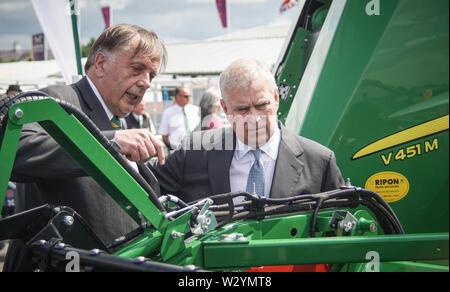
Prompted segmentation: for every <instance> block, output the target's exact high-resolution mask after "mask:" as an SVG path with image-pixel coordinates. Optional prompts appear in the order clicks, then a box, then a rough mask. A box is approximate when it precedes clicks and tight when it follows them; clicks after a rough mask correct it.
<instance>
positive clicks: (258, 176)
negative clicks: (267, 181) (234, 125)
mask: <svg viewBox="0 0 450 292" xmlns="http://www.w3.org/2000/svg"><path fill="white" fill-rule="evenodd" d="M250 152H252V153H253V155H254V156H255V162H254V163H253V165H252V168H251V169H250V173H249V174H248V180H247V188H246V192H247V193H250V194H253V193H256V194H257V195H258V196H260V197H264V168H263V166H262V163H261V161H260V157H261V149H255V150H250Z"/></svg>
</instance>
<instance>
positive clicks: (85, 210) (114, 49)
mask: <svg viewBox="0 0 450 292" xmlns="http://www.w3.org/2000/svg"><path fill="white" fill-rule="evenodd" d="M165 62H166V49H165V47H164V45H163V44H162V43H161V41H160V40H159V39H158V37H157V35H156V34H155V33H153V32H149V31H147V30H145V29H143V28H141V27H138V26H135V25H128V24H119V25H115V26H112V27H110V28H108V29H107V30H105V31H104V32H103V33H102V34H101V35H100V37H99V38H98V39H97V41H96V42H95V43H94V45H93V47H92V49H91V51H90V54H89V57H88V59H87V62H86V65H85V71H86V73H87V76H86V77H84V78H83V79H81V80H80V81H79V82H77V83H75V84H73V85H71V86H51V87H48V88H45V89H43V90H41V91H43V92H45V93H47V94H48V95H49V96H51V97H54V98H58V99H62V100H65V101H68V102H69V103H71V104H73V105H75V106H77V107H78V108H80V109H81V110H82V111H83V112H84V113H85V114H86V115H87V116H88V117H89V118H90V119H91V120H92V121H93V122H94V123H95V124H96V125H97V127H98V128H99V129H100V130H101V131H102V133H103V134H104V135H105V136H106V137H107V138H108V139H115V141H116V143H118V144H119V145H120V146H121V154H123V155H125V156H126V157H127V158H128V159H129V160H131V161H134V162H137V163H142V162H146V161H148V160H149V158H150V157H153V156H156V155H157V156H158V158H159V161H160V163H164V159H165V157H164V153H163V148H162V147H163V145H162V143H161V142H159V141H158V140H157V139H156V138H155V137H154V136H153V135H151V134H150V132H149V131H147V130H144V129H133V130H121V125H120V123H119V122H118V121H120V118H124V117H125V116H126V115H127V114H128V113H130V112H132V111H133V110H134V107H135V106H136V105H137V104H138V103H140V102H141V100H142V98H143V96H144V93H145V91H146V90H147V89H148V88H149V87H150V83H151V81H152V79H153V78H154V77H155V76H156V75H157V73H158V72H159V70H160V67H161V65H162V64H164V65H165ZM164 65H163V66H164ZM12 180H13V181H17V182H21V184H19V186H18V194H17V202H16V212H21V211H24V210H28V209H30V208H33V207H37V206H41V205H44V204H54V205H58V206H69V207H71V208H72V209H74V210H75V211H76V212H78V213H79V214H80V215H81V216H82V217H83V218H84V219H85V220H86V221H87V223H88V224H89V225H90V227H91V228H92V229H93V231H94V233H96V234H97V235H98V236H99V238H100V239H101V240H102V241H103V242H104V243H105V244H106V245H108V244H110V243H112V241H113V240H114V239H116V238H117V237H120V236H122V235H124V234H126V233H128V232H130V231H132V230H134V229H136V228H137V224H136V223H135V222H134V221H133V220H132V219H131V218H130V217H129V216H128V215H127V214H126V213H125V212H124V211H123V210H122V209H121V208H120V207H119V205H117V204H116V202H114V201H113V200H112V198H111V197H110V196H108V195H107V194H106V192H105V191H104V190H103V189H102V188H101V187H100V186H99V185H98V184H97V183H96V182H95V181H94V180H93V179H92V178H91V177H88V176H87V175H86V174H85V172H84V171H83V170H82V169H81V168H80V167H79V166H78V165H77V164H76V163H75V162H74V161H72V159H71V158H70V157H69V156H68V155H67V154H66V153H65V151H64V150H63V149H62V148H61V147H59V145H58V144H57V143H56V142H55V141H54V140H53V139H52V138H51V137H50V136H49V135H48V134H47V133H46V132H45V131H44V130H43V129H42V128H41V127H40V126H39V125H38V124H37V123H34V124H28V125H26V126H25V127H24V129H23V131H22V135H21V138H20V143H19V147H18V151H17V157H16V161H15V164H14V168H13V173H12ZM20 245H21V243H19V242H17V241H16V242H15V243H14V244H12V247H10V250H9V252H8V256H7V262H6V263H5V267H4V270H6V271H12V270H14V266H15V263H14V260H15V259H16V258H17V256H18V255H19V253H20V252H21V247H20Z"/></svg>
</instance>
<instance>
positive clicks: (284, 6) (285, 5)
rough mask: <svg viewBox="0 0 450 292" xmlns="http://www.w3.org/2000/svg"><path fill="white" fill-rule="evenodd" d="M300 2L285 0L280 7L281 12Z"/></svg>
mask: <svg viewBox="0 0 450 292" xmlns="http://www.w3.org/2000/svg"><path fill="white" fill-rule="evenodd" d="M297 3H298V0H283V3H282V4H281V7H280V13H283V12H285V11H286V10H288V9H291V8H292V7H294V6H296V5H297Z"/></svg>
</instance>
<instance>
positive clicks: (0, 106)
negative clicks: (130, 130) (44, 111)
mask: <svg viewBox="0 0 450 292" xmlns="http://www.w3.org/2000/svg"><path fill="white" fill-rule="evenodd" d="M31 94H33V95H31ZM34 94H36V95H34ZM48 98H51V99H53V100H54V101H56V103H58V104H59V105H60V106H61V107H62V108H63V109H64V110H65V111H66V112H67V113H68V114H73V115H74V116H75V117H76V118H77V119H78V120H79V121H80V123H81V124H83V126H85V127H86V129H87V130H88V131H89V132H90V133H91V134H92V135H93V136H94V137H95V139H97V141H99V143H100V144H101V145H102V146H103V147H105V149H107V150H108V152H109V153H110V154H111V155H112V156H113V157H114V158H116V160H117V161H118V162H119V164H120V165H121V166H122V167H123V168H124V169H125V170H126V171H127V172H128V173H129V174H130V175H131V176H132V177H133V178H134V179H135V181H136V182H137V183H138V184H139V185H140V186H141V187H142V188H143V189H144V190H145V191H146V192H147V194H148V195H149V199H150V200H151V202H152V203H153V204H155V206H156V207H157V208H158V209H159V210H160V211H162V212H164V211H165V208H164V206H163V205H162V204H161V203H160V202H159V200H158V197H157V194H156V193H155V191H154V190H153V188H152V187H151V186H150V185H149V184H148V183H147V182H146V181H145V179H144V178H143V177H142V176H141V175H140V174H139V173H138V172H136V171H135V170H134V169H133V168H132V167H131V166H130V165H129V164H128V162H127V161H126V160H125V158H123V156H121V155H120V154H119V153H118V152H117V151H116V150H114V149H113V147H112V144H111V143H110V141H109V140H108V138H106V137H105V136H104V135H103V134H102V132H101V131H100V129H99V128H98V127H97V126H96V125H95V124H94V123H93V122H92V121H91V120H90V119H89V117H88V116H87V115H86V114H85V113H83V112H82V111H81V110H80V109H78V108H77V107H75V106H73V105H72V104H70V103H68V102H66V101H64V100H59V99H56V98H53V97H49V96H46V95H45V93H43V92H39V91H35V92H25V93H21V94H18V95H15V96H8V97H5V98H4V99H2V100H1V101H0V129H1V128H2V126H3V124H4V121H5V120H6V118H7V116H8V111H9V109H10V108H11V107H12V106H13V105H14V104H17V103H22V102H28V101H35V100H42V99H48Z"/></svg>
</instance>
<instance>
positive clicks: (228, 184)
mask: <svg viewBox="0 0 450 292" xmlns="http://www.w3.org/2000/svg"><path fill="white" fill-rule="evenodd" d="M220 87H221V92H222V98H223V99H222V100H221V104H222V107H223V109H224V111H225V113H226V114H227V119H228V120H229V122H230V124H231V125H232V127H228V128H223V129H216V130H210V131H204V132H194V133H192V134H191V135H190V136H189V138H188V139H185V141H184V143H183V146H182V147H180V148H178V149H177V150H176V151H175V152H174V153H173V154H171V155H170V156H168V157H167V159H166V163H165V165H159V166H154V167H153V170H154V172H155V174H156V176H157V177H158V179H159V182H160V187H161V191H162V192H163V193H168V194H175V195H178V196H179V197H180V198H181V199H182V200H185V201H187V202H190V201H194V200H198V199H201V198H204V197H206V196H209V195H213V194H222V193H227V192H230V191H231V192H237V191H247V192H249V193H256V194H257V195H259V196H265V197H270V198H283V197H290V196H295V195H301V194H312V193H319V192H323V191H328V190H333V189H337V188H339V187H340V186H342V185H343V179H342V176H341V172H340V170H339V168H338V166H337V165H336V159H335V156H334V153H333V152H332V151H331V150H329V149H328V148H326V147H324V146H322V145H320V144H318V143H316V142H314V141H311V140H309V139H306V138H304V137H299V136H297V135H294V134H293V133H291V132H289V131H288V130H287V129H286V128H285V127H284V126H282V125H281V123H279V122H278V120H277V111H278V104H279V95H278V89H277V86H276V83H275V80H274V77H273V75H272V74H271V72H270V71H269V70H268V69H267V68H266V67H265V66H263V65H262V64H261V63H260V62H258V61H256V60H252V59H243V60H238V61H236V62H234V63H233V64H231V65H230V66H229V67H228V68H227V69H226V70H225V71H224V72H223V73H222V74H221V76H220Z"/></svg>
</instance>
